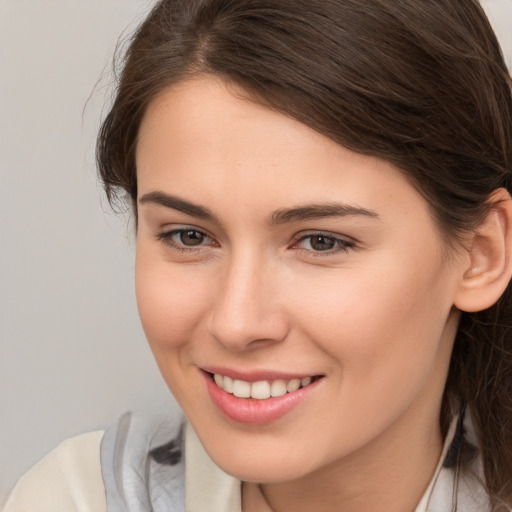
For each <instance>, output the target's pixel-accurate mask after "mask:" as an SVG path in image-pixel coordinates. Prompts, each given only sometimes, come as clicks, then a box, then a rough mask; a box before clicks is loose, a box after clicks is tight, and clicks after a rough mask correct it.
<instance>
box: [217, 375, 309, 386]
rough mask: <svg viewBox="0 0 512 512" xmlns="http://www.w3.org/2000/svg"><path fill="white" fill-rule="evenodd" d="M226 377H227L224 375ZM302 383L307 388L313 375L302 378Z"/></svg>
mask: <svg viewBox="0 0 512 512" xmlns="http://www.w3.org/2000/svg"><path fill="white" fill-rule="evenodd" d="M224 378H225V377H224ZM300 383H301V385H302V387H303V388H305V387H306V386H309V385H310V384H311V377H303V378H302V379H301V380H300Z"/></svg>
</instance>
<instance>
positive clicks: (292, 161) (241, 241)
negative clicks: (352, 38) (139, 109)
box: [136, 76, 472, 512]
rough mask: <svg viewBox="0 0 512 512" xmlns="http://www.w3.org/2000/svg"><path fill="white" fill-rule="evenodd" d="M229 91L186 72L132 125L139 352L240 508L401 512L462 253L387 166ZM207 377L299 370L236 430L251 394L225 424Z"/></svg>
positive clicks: (452, 319)
mask: <svg viewBox="0 0 512 512" xmlns="http://www.w3.org/2000/svg"><path fill="white" fill-rule="evenodd" d="M235 93H236V94H235ZM241 96H242V94H241V92H240V91H236V90H235V88H234V87H233V86H231V87H227V86H226V85H225V84H224V83H222V82H221V81H220V80H218V79H216V78H213V77H204V76H203V77H199V78H195V79H191V80H189V81H186V82H184V83H182V84H179V85H178V86H174V87H173V88H171V89H169V90H166V91H165V92H164V93H163V94H161V95H159V96H158V97H157V98H155V99H154V100H153V102H152V103H151V104H150V105H149V107H148V110H147V112H146V114H145V117H144V119H143V122H142V125H141V127H140V133H139V142H138V146H137V179H138V225H137V260H136V288H137V300H138V305H139V311H140V316H141V320H142V323H143V326H144V330H145V333H146V335H147V338H148V340H149V343H150V346H151V349H152V351H153V353H154V355H155V358H156V361H157V363H158V365H159V368H160V370H161V372H162V374H163V376H164V378H165V380H166V382H167V384H168V386H169V387H170V389H171V391H172V392H173V394H174V396H175V397H176V399H177V400H178V402H179V403H180V405H181V407H182V408H183V410H184V412H185V414H186V416H187V418H188V419H189V421H190V422H191V424H192V426H193V427H194V429H195V431H196V432H197V434H198V436H199V438H200V440H201V442H202V443H203V445H204V447H205V449H206V451H207V452H208V453H209V455H210V456H211V457H212V459H213V460H214V461H215V462H216V463H217V464H218V465H219V466H220V467H221V468H222V469H223V470H224V471H226V472H228V473H230V474H232V475H234V476H236V477H237V478H239V479H241V480H243V481H244V482H246V483H245V484H244V487H243V510H244V512H264V511H268V510H274V511H275V512H286V511H294V512H306V511H317V510H323V511H326V512H329V511H331V510H333V511H334V510H336V511H338V510H343V511H344V512H355V511H358V512H365V511H375V510H379V511H380V512H386V511H389V512H410V511H412V510H414V508H415V506H416V504H417V502H418V501H419V499H420V497H421V495H422V494H423V492H424V491H425V488H426V486H427V485H428V482H429V480H430V478H431V477H432V474H433V472H434V470H435V467H436V465H437V463H438V459H439V456H440V453H441V448H442V435H441V431H440V428H439V409H440V403H441V398H442V393H443V388H444V384H445V381H446V375H447V371H448V365H449V360H450V354H451V350H452V344H453V339H454V336H455V332H456V329H457V323H458V318H459V313H458V311H457V309H456V308H455V307H454V305H456V302H457V300H463V299H464V298H466V297H467V293H466V294H464V293H465V291H464V290H461V276H464V275H467V273H468V270H467V269H469V268H471V264H472V262H471V255H470V254H468V252H467V251H450V252H449V251H447V249H446V247H445V242H444V238H443V237H442V236H441V234H440V232H439V229H438V227H437V225H436V223H435V222H434V221H433V219H432V214H431V211H430V208H429V206H428V204H427V202H426V201H425V200H424V199H423V197H422V196H421V195H420V194H419V193H418V192H417V191H416V190H415V189H414V188H413V187H412V186H411V185H410V184H409V182H408V181H407V180H406V179H405V178H404V176H403V175H402V174H401V173H400V172H399V171H398V170H397V169H395V168H393V167H392V166H391V165H390V164H388V163H386V162H383V161H381V160H378V159H376V158H372V157H366V156H362V155H359V154H356V153H353V152H351V151H349V150H347V149H345V148H343V147H341V146H339V145H338V144H336V143H334V142H333V141H331V140H330V139H328V138H326V137H324V136H322V135H320V134H318V133H317V132H315V131H313V130H311V129H310V128H308V127H306V126H304V125H303V124H301V123H299V122H297V121H295V120H293V119H290V118H288V117H285V116H283V115H282V114H279V113H277V112H273V111H271V110H269V109H266V108H263V107H261V106H258V105H256V104H254V103H252V102H251V101H248V100H246V99H243V98H242V97H241ZM334 205H335V206H334ZM291 210H293V211H291ZM210 373H220V374H226V375H227V374H232V375H233V376H234V377H235V378H238V379H240V380H245V381H247V382H249V384H251V383H252V382H254V381H268V382H269V383H271V382H272V381H273V380H275V379H276V378H277V377H276V376H278V377H282V378H283V379H284V380H286V379H287V377H289V379H288V380H290V379H292V378H295V377H314V378H313V382H312V384H311V387H310V388H308V386H306V387H305V388H304V390H305V393H304V396H303V397H302V395H301V398H300V399H297V403H296V404H295V405H294V407H293V408H291V409H290V410H289V411H287V412H285V413H284V414H283V415H281V416H279V417H277V418H273V417H270V416H269V418H270V419H269V418H267V419H266V420H265V419H264V420H261V421H260V420H258V418H257V415H258V411H259V409H251V410H255V411H256V412H255V413H254V414H252V415H251V414H250V415H249V420H247V418H246V419H245V420H244V421H241V420H240V417H238V416H237V414H238V412H237V410H238V409H237V407H239V409H244V408H245V409H244V410H247V408H249V409H250V408H251V407H252V405H251V404H249V405H247V404H248V402H251V403H254V401H255V399H252V398H236V399H235V398H234V397H233V395H229V398H230V400H231V401H230V402H229V403H230V406H229V407H231V409H230V410H233V411H234V412H233V414H232V415H231V416H230V413H229V411H228V413H226V410H223V409H222V407H220V408H219V405H218V404H217V403H216V402H215V400H214V399H212V395H211V393H210V392H209V389H210V387H211V386H216V385H215V384H214V383H213V378H212V376H211V375H210ZM215 393H216V396H217V395H218V396H221V397H222V396H223V395H222V393H225V391H223V390H220V391H218V392H215ZM215 393H214V394H215ZM226 394H227V393H226ZM271 400H274V399H271ZM260 402H264V400H261V401H260ZM276 402H277V403H278V404H279V401H278V400H276ZM237 404H239V405H237ZM261 410H263V409H261ZM244 418H245V416H244ZM260 419H261V418H260Z"/></svg>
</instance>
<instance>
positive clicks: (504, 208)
mask: <svg viewBox="0 0 512 512" xmlns="http://www.w3.org/2000/svg"><path fill="white" fill-rule="evenodd" d="M489 203H490V204H491V205H492V206H491V208H490V209H489V211H488V212H487V214H486V216H485V217H484V219H483V220H482V222H480V224H479V225H478V227H477V229H476V230H475V233H474V234H473V237H472V239H471V240H470V243H469V248H468V255H469V265H467V266H466V268H465V269H464V270H463V275H462V276H461V280H460V283H459V287H458V289H457V293H456V297H455V301H454V304H455V306H456V307H457V308H458V309H460V310H461V311H467V312H476V311H482V310H484V309H487V308H489V307H491V306H492V305H493V304H494V303H495V302H496V301H497V300H498V299H499V298H500V297H501V295H502V294H503V292H504V291H505V289H506V288H507V286H508V284H509V282H510V279H511V276H512V199H511V197H510V194H509V193H508V192H507V191H506V190H505V189H503V188H500V189H497V190H495V191H494V192H493V193H492V194H491V196H490V197H489Z"/></svg>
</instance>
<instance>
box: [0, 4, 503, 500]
mask: <svg viewBox="0 0 512 512" xmlns="http://www.w3.org/2000/svg"><path fill="white" fill-rule="evenodd" d="M483 3H484V5H485V7H486V8H488V9H489V11H490V12H491V15H492V19H493V21H494V23H495V25H496V27H497V29H498V31H499V33H500V36H501V38H502V42H503V45H504V47H505V48H506V51H507V54H508V57H507V60H508V63H509V65H510V66H511V68H512V0H484V2H483ZM151 4H152V0H138V1H137V0H87V1H84V0H60V1H59V0H45V1H44V2H43V1H41V0H0V343H1V345H0V503H1V502H2V501H3V499H4V498H5V496H6V493H7V492H8V490H9V489H10V488H11V487H12V485H13V484H14V482H15V481H16V479H17V478H18V477H19V476H20V475H21V473H22V472H24V471H25V470H26V469H27V468H29V467H30V466H31V465H32V464H34V462H35V461H37V460H38V459H39V458H41V457H42V456H43V455H44V454H45V453H47V452H48V451H49V450H50V449H51V448H53V447H54V446H55V445H56V444H58V443H59V442H60V441H61V440H63V439H65V438H66V437H69V436H72V435H76V434H78V433H81V432H85V431H90V430H95V429H102V428H104V427H106V426H108V425H109V424H111V423H112V422H113V421H114V420H115V418H116V417H117V416H118V415H120V414H121V413H122V412H124V411H125V410H127V409H154V408H157V407H175V405H174V403H173V402H172V400H171V398H170V395H169V392H168V391H167V389H166V388H165V386H164V384H163V381H162V379H161V377H160V376H159V374H158V370H157V368H156V365H155V364H154V362H153V360H152V357H151V354H150V351H149V349H148V348H147V346H146V342H145V340H144V334H143V332H142V330H141V328H140V325H139V320H138V317H137V311H136V305H135V299H134V291H133V239H132V235H131V228H130V224H129V220H128V218H127V217H126V216H117V215H114V214H113V213H111V212H110V210H109V207H108V205H107V204H106V202H105V200H104V199H101V194H100V187H99V185H98V184H97V179H96V174H95V172H96V171H95V168H94V139H95V135H96V130H97V127H98V125H99V120H100V117H101V109H102V106H103V105H104V102H105V100H106V97H107V96H106V95H108V92H109V88H108V85H109V81H110V75H109V71H110V61H111V57H112V53H113V51H114V48H115V45H116V41H117V38H118V36H119V35H120V34H121V32H123V30H124V29H125V28H126V27H127V26H128V25H129V26H130V27H131V28H132V29H133V27H134V26H135V21H136V20H137V19H138V18H140V16H141V15H142V14H144V13H145V12H147V10H148V9H149V7H150V5H151ZM98 80H100V82H99V83H98V84H97V85H96V83H97V81H98Z"/></svg>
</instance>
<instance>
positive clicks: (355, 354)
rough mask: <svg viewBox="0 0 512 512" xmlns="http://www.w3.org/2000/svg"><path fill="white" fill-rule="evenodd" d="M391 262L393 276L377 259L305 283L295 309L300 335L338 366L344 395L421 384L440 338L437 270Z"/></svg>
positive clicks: (442, 314)
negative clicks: (305, 296)
mask: <svg viewBox="0 0 512 512" xmlns="http://www.w3.org/2000/svg"><path fill="white" fill-rule="evenodd" d="M427 261H428V260H427ZM431 261H432V262H436V259H435V258H432V260H431ZM395 264H396V267H397V268H396V270H397V271H396V272H392V271H390V268H391V269H392V268H393V267H392V265H391V264H390V263H388V262H386V261H383V262H382V265H378V264H375V265H374V266H373V267H372V268H370V267H369V266H366V267H365V268H364V271H363V270H362V269H361V270H358V269H351V270H350V272H347V273H343V274H342V273H340V274H339V277H336V278H335V279H333V280H331V281H326V282H324V283H323V286H322V287H318V286H316V287H314V286H311V284H310V285H309V286H307V288H308V289H309V290H316V291H315V292H314V293H313V294H312V295H310V296H309V300H308V301H307V303H305V302H304V303H302V304H298V303H297V304H296V307H295V309H296V311H297V312H298V314H297V318H299V319H300V320H299V321H300V323H301V326H302V331H303V332H305V333H306V335H307V337H308V338H309V339H312V340H315V342H316V343H317V345H319V346H320V347H321V348H322V350H323V351H324V352H325V353H327V354H328V355H329V356H330V358H331V361H332V362H333V364H335V365H338V366H339V367H340V369H341V372H340V373H339V374H338V375H339V376H340V379H341V380H340V385H341V381H343V386H342V389H343V393H345V392H346V393H347V398H348V397H350V396H352V397H359V399H361V398H362V394H363V393H366V394H368V396H370V394H372V393H373V394H375V393H376V394H377V395H382V396H390V394H391V392H392V391H393V390H394V391H395V392H396V391H397V390H399V389H400V388H401V387H403V383H404V382H408V383H409V384H410V385H411V386H421V385H422V383H423V382H424V380H425V378H426V375H427V374H428V373H429V372H430V371H432V368H433V366H434V364H435V361H436V358H437V356H438V349H439V345H440V344H441V343H442V342H443V340H444V335H443V333H444V330H445V327H446V323H447V319H448V316H449V314H450V311H451V301H450V300H449V297H450V287H451V285H450V282H449V279H446V277H445V276H444V274H443V265H441V264H440V263H439V264H438V263H431V265H430V268H425V267H426V266H427V267H428V265H423V266H422V268H421V269H419V268H418V265H416V264H414V263H412V262H409V263H408V262H407V261H398V262H396V259H395ZM379 269H385V270H384V271H382V272H379Z"/></svg>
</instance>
